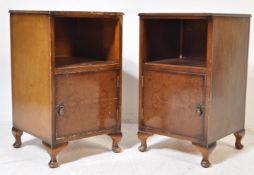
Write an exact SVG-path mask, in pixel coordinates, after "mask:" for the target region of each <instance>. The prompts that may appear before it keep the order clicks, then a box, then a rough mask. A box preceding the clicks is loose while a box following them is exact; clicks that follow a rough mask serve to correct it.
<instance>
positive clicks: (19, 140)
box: [12, 127, 23, 148]
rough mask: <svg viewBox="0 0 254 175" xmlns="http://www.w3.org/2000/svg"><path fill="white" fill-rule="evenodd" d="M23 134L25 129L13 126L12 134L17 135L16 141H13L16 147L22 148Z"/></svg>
mask: <svg viewBox="0 0 254 175" xmlns="http://www.w3.org/2000/svg"><path fill="white" fill-rule="evenodd" d="M22 134H23V131H21V130H19V129H17V128H14V127H13V128H12V135H13V136H14V137H15V142H14V143H13V147H14V148H20V147H21V144H22V142H21V136H22Z"/></svg>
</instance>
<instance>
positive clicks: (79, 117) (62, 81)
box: [55, 71, 118, 137]
mask: <svg viewBox="0 0 254 175" xmlns="http://www.w3.org/2000/svg"><path fill="white" fill-rule="evenodd" d="M117 104H118V95H117V71H105V72H89V73H80V74H64V75H58V76H57V77H56V106H57V107H56V112H55V115H56V128H57V137H64V136H71V135H74V134H80V133H82V132H90V131H98V130H103V129H111V128H113V127H115V126H116V118H117ZM59 105H61V106H62V108H64V109H63V111H60V110H61V109H60V108H61V107H59Z"/></svg>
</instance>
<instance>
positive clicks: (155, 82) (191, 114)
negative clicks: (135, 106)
mask: <svg viewBox="0 0 254 175" xmlns="http://www.w3.org/2000/svg"><path fill="white" fill-rule="evenodd" d="M143 81H144V82H143V83H144V85H143V86H144V87H143V125H144V127H146V128H153V129H155V130H157V131H159V132H163V133H165V135H167V134H172V135H178V136H183V137H190V138H196V139H201V138H202V137H203V131H204V94H205V89H204V76H202V75H193V74H181V73H168V72H158V71H145V72H144V80H143Z"/></svg>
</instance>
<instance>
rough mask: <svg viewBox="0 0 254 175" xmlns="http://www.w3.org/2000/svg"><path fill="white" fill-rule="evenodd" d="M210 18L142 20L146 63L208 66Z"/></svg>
mask: <svg viewBox="0 0 254 175" xmlns="http://www.w3.org/2000/svg"><path fill="white" fill-rule="evenodd" d="M207 28H208V22H207V19H157V18H156V19H149V18H148V19H143V54H142V55H143V60H144V62H145V63H150V62H151V63H156V64H164V65H165V64H168V65H178V66H196V67H205V66H206V52H207Z"/></svg>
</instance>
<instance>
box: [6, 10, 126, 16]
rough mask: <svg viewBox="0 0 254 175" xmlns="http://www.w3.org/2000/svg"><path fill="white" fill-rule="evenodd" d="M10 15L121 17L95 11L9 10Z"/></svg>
mask: <svg viewBox="0 0 254 175" xmlns="http://www.w3.org/2000/svg"><path fill="white" fill-rule="evenodd" d="M9 12H10V14H32V15H53V16H54V15H56V16H57V15H65V16H67V15H70V16H71V15H80V16H82V15H85V16H86V15H88V16H89V15H90V16H93V15H95V16H103V15H106V16H122V15H124V13H122V12H95V11H35V10H10V11H9Z"/></svg>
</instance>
